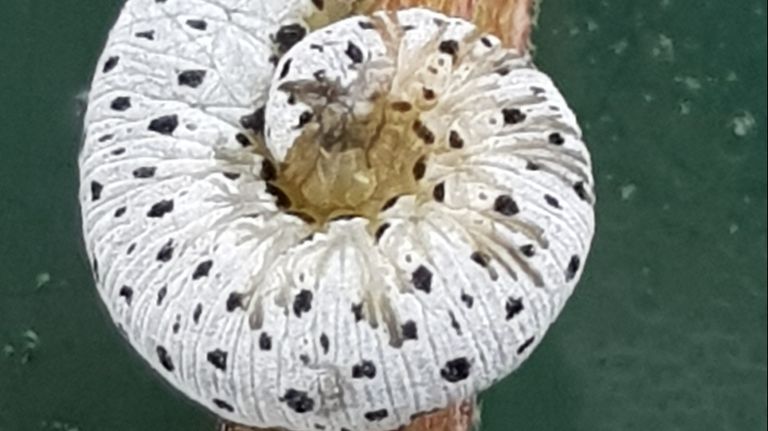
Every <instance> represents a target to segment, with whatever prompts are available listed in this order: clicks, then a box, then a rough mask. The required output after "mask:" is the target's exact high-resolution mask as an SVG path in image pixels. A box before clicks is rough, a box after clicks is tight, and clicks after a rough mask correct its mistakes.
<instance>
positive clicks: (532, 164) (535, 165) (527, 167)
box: [525, 161, 541, 171]
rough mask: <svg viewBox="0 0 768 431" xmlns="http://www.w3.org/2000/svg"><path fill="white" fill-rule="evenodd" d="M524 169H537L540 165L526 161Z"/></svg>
mask: <svg viewBox="0 0 768 431" xmlns="http://www.w3.org/2000/svg"><path fill="white" fill-rule="evenodd" d="M525 169H528V170H529V171H538V170H539V169H541V166H539V165H538V164H536V163H534V162H531V161H528V162H527V163H526V164H525Z"/></svg>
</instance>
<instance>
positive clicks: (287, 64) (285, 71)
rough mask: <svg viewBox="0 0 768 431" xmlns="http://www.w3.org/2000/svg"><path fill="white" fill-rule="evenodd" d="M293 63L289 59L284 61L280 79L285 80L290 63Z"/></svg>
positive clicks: (289, 69)
mask: <svg viewBox="0 0 768 431" xmlns="http://www.w3.org/2000/svg"><path fill="white" fill-rule="evenodd" d="M292 62H293V59H291V58H289V59H288V60H285V63H283V68H282V69H280V79H283V78H285V77H286V76H287V75H288V72H290V71H291V63H292Z"/></svg>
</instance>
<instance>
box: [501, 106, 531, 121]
mask: <svg viewBox="0 0 768 431" xmlns="http://www.w3.org/2000/svg"><path fill="white" fill-rule="evenodd" d="M501 114H502V115H503V116H504V124H507V125H512V124H518V123H521V122H523V121H524V120H525V114H523V111H521V110H519V109H517V108H504V109H502V110H501Z"/></svg>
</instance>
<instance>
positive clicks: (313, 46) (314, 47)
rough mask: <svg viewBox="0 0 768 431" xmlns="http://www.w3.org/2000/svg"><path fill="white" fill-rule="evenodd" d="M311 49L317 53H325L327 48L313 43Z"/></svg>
mask: <svg viewBox="0 0 768 431" xmlns="http://www.w3.org/2000/svg"><path fill="white" fill-rule="evenodd" d="M309 48H310V49H314V50H315V51H318V52H324V51H325V48H324V47H323V45H318V44H316V43H313V44H311V45H309Z"/></svg>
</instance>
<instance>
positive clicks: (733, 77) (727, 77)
mask: <svg viewBox="0 0 768 431" xmlns="http://www.w3.org/2000/svg"><path fill="white" fill-rule="evenodd" d="M725 80H726V81H728V82H736V81H738V80H739V75H737V74H736V72H734V71H732V70H731V71H729V72H728V74H727V75H725Z"/></svg>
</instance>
